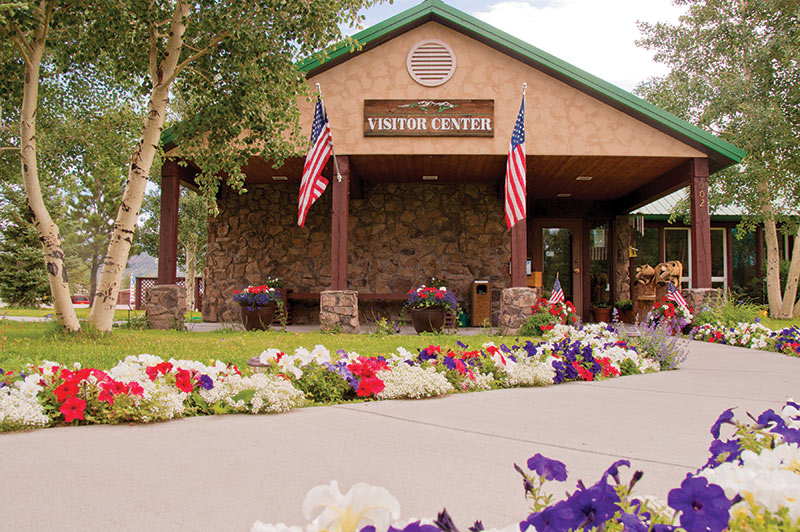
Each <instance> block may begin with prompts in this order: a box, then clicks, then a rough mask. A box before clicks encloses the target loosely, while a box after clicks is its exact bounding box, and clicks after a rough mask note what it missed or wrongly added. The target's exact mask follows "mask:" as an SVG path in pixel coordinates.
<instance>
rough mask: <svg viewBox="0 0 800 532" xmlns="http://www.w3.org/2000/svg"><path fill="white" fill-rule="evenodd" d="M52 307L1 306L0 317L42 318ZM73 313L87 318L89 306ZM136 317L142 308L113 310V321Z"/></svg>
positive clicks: (197, 313) (197, 315)
mask: <svg viewBox="0 0 800 532" xmlns="http://www.w3.org/2000/svg"><path fill="white" fill-rule="evenodd" d="M53 312H54V311H53V309H51V308H16V307H3V308H0V317H1V316H3V315H6V316H14V317H16V316H26V317H31V318H44V317H47V316H53ZM75 314H77V315H78V319H79V320H88V319H89V308H88V307H81V308H76V309H75ZM129 315H130V317H132V318H133V317H136V316H144V311H143V310H130V311H129V310H115V311H114V320H115V321H124V320H127V319H128V316H129ZM193 317H196V318H199V317H200V313H199V312H187V313H186V319H187V320H189V319H191V318H193Z"/></svg>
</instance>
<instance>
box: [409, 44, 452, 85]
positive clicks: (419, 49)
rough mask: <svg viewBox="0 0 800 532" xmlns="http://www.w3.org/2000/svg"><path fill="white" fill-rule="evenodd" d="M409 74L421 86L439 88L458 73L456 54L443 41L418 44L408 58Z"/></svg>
mask: <svg viewBox="0 0 800 532" xmlns="http://www.w3.org/2000/svg"><path fill="white" fill-rule="evenodd" d="M406 66H407V67H408V73H409V74H410V75H411V77H412V78H413V79H414V81H416V82H417V83H419V84H420V85H425V86H426V87H438V86H439V85H442V84H443V83H445V82H446V81H447V80H449V79H450V78H451V77H452V76H453V72H455V71H456V54H454V53H453V49H452V48H450V47H449V46H448V45H447V44H445V43H443V42H442V41H436V40H427V41H422V42H418V43H417V44H415V45H414V47H413V48H411V51H410V52H408V57H407V58H406Z"/></svg>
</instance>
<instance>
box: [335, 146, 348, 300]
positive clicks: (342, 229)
mask: <svg viewBox="0 0 800 532" xmlns="http://www.w3.org/2000/svg"><path fill="white" fill-rule="evenodd" d="M336 162H337V163H338V166H339V172H340V173H341V175H342V181H341V182H339V180H338V179H337V177H336V170H335V169H334V171H333V174H334V175H333V177H332V178H331V181H332V183H333V190H332V194H333V200H332V203H333V208H332V211H333V212H332V214H331V290H347V225H348V219H349V217H350V157H348V156H347V155H340V156H338V157H337V158H336Z"/></svg>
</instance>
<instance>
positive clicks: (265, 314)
mask: <svg viewBox="0 0 800 532" xmlns="http://www.w3.org/2000/svg"><path fill="white" fill-rule="evenodd" d="M275 306H276V305H275V303H270V304H268V305H266V306H264V307H260V308H251V307H247V306H245V305H240V306H239V310H240V311H241V317H242V325H244V329H245V330H246V331H266V330H267V329H268V328H269V326H270V325H272V320H273V319H274V318H275Z"/></svg>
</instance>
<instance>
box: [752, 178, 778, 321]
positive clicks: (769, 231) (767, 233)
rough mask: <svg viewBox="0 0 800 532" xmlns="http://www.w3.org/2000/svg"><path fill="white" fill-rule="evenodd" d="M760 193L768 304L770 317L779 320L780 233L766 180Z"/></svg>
mask: <svg viewBox="0 0 800 532" xmlns="http://www.w3.org/2000/svg"><path fill="white" fill-rule="evenodd" d="M758 191H759V193H760V195H761V198H762V202H761V208H762V213H763V215H764V244H765V245H766V247H767V302H768V303H769V315H770V316H772V317H773V318H777V317H778V316H779V315H780V313H781V310H782V308H783V300H782V298H781V268H780V253H779V250H778V231H777V229H776V227H775V217H774V214H773V211H772V203H771V202H770V199H769V198H770V194H769V185H768V183H767V182H766V181H765V180H763V179H762V180H760V181H759V182H758Z"/></svg>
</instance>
